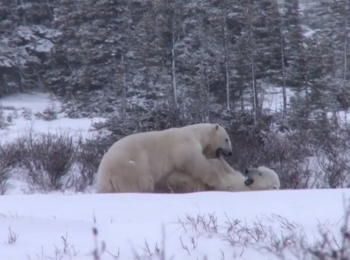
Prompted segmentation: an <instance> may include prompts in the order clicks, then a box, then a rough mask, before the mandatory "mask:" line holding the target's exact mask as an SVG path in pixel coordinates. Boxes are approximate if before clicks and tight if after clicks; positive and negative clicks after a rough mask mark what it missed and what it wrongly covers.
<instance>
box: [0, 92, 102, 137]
mask: <svg viewBox="0 0 350 260" xmlns="http://www.w3.org/2000/svg"><path fill="white" fill-rule="evenodd" d="M1 106H2V107H3V110H4V112H3V113H4V118H9V117H10V118H11V122H8V124H9V126H8V127H7V128H5V129H0V144H1V143H5V142H12V141H13V140H15V139H16V138H18V137H20V136H21V135H23V134H25V133H26V132H27V131H29V130H30V129H31V130H33V131H34V132H35V133H48V132H57V131H59V132H61V133H69V134H72V135H73V136H77V137H78V136H83V137H88V136H91V135H92V133H91V132H90V130H91V126H92V124H94V123H97V122H101V121H104V120H105V119H104V118H97V117H95V118H80V119H71V118H67V117H66V115H65V114H64V113H61V112H60V106H61V103H60V102H59V101H58V100H56V99H54V98H52V97H50V95H49V94H47V93H35V92H33V93H25V94H15V95H12V96H8V97H5V98H2V99H0V107H1ZM47 108H51V109H53V110H55V111H57V117H58V118H57V119H56V120H52V121H47V120H44V119H40V118H37V117H36V115H38V113H43V112H44V111H45V109H47Z"/></svg>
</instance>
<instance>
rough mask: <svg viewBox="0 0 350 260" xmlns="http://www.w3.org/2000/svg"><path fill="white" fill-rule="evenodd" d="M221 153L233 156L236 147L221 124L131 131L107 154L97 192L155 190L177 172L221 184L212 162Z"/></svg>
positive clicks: (98, 173)
mask: <svg viewBox="0 0 350 260" xmlns="http://www.w3.org/2000/svg"><path fill="white" fill-rule="evenodd" d="M204 154H205V155H204ZM221 154H224V155H232V146H231V141H230V138H229V136H228V133H227V132H226V130H225V129H224V128H223V127H222V126H220V125H218V124H210V123H203V124H194V125H188V126H184V127H180V128H170V129H167V130H163V131H150V132H142V133H136V134H131V135H128V136H126V137H124V138H122V139H120V140H118V141H117V142H115V143H114V144H113V145H112V146H111V147H110V148H109V150H108V151H107V152H106V153H105V154H104V155H103V157H102V160H101V162H100V165H99V168H98V172H97V177H96V179H97V192H98V193H115V192H154V187H155V184H156V183H157V182H159V181H160V180H161V179H162V178H164V177H165V176H167V175H168V174H169V173H171V172H173V171H180V172H186V173H187V174H188V175H189V176H191V177H193V178H196V179H197V180H200V181H201V182H202V183H205V184H207V185H210V186H221V185H222V184H221V181H222V180H221V178H220V177H219V174H218V172H217V170H216V169H215V168H213V166H212V164H210V162H209V161H208V158H216V157H218V156H219V155H221Z"/></svg>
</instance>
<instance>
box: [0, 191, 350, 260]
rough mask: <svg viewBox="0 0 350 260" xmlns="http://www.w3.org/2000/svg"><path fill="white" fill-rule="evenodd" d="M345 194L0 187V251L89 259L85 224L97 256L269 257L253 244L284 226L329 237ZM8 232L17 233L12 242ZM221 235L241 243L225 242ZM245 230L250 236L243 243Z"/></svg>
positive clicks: (276, 235) (287, 231)
mask: <svg viewBox="0 0 350 260" xmlns="http://www.w3.org/2000/svg"><path fill="white" fill-rule="evenodd" d="M349 196H350V189H337V190H293V191H292V190H284V191H264V192H250V193H248V192H244V193H227V192H206V193H192V194H182V195H179V194H178V195H171V194H167V195H161V194H104V195H96V194H91V195H90V194H83V195H70V196H64V195H12V196H6V195H5V196H1V197H0V205H1V206H0V222H1V232H0V252H1V259H7V260H12V259H16V260H17V259H62V260H64V259H94V258H93V256H92V255H91V253H92V252H93V250H94V249H95V241H94V238H95V237H94V236H93V232H92V229H93V227H96V228H97V231H98V234H97V239H98V247H99V248H100V247H101V242H102V241H103V242H104V243H105V246H106V251H105V252H104V253H103V254H102V256H101V259H105V260H108V259H137V258H135V255H134V253H133V250H134V251H135V253H136V254H138V255H139V256H143V257H145V258H143V259H146V257H150V255H153V256H154V258H152V259H161V258H157V257H156V252H157V249H159V251H161V250H162V249H163V248H165V255H166V259H171V257H172V256H173V257H174V258H173V259H206V258H205V256H207V257H208V258H207V259H276V257H274V256H273V255H272V254H271V253H268V252H266V250H264V249H262V248H259V247H266V246H267V247H268V246H269V245H270V244H271V245H273V241H274V240H283V236H284V237H288V236H290V235H292V234H294V235H295V236H299V235H303V236H304V237H305V236H306V237H307V239H308V242H309V243H310V244H314V243H315V242H317V239H318V237H319V233H318V229H317V228H318V225H319V224H321V225H322V226H323V227H326V228H328V229H329V230H330V231H332V232H334V235H335V236H336V237H337V234H338V232H339V231H340V227H341V225H342V224H343V219H342V217H343V214H344V208H343V202H344V201H343V199H344V198H349ZM235 219H236V220H239V221H241V222H240V223H239V224H238V226H240V227H241V229H239V228H238V226H236V228H237V229H235V228H233V231H229V227H230V226H231V228H232V227H233V226H235V225H234V224H233V223H234V220H235ZM229 221H230V222H231V224H228V222H229ZM181 222H182V224H181ZM162 225H164V231H165V239H164V241H163V242H164V243H165V244H162V243H163V242H162ZM244 228H245V230H249V229H250V231H251V232H253V230H256V229H257V228H259V229H260V230H261V233H259V232H258V231H255V232H256V234H255V235H254V234H253V237H256V241H255V240H254V239H253V238H249V235H248V233H246V232H243V233H242V231H239V230H243V229H244ZM11 234H12V237H16V235H17V239H16V241H13V239H12V243H11V239H10V237H11ZM259 234H260V235H259ZM238 236H241V237H238ZM229 237H231V241H239V242H240V243H242V244H240V243H238V242H237V243H235V242H232V244H231V243H230V241H229V240H228V238H229ZM245 237H247V238H246V240H247V241H248V240H249V241H250V242H246V244H245V242H244V241H245ZM258 237H260V238H258ZM250 243H253V244H254V245H251V244H250ZM118 255H119V258H118ZM148 259H150V258H148ZM292 259H297V258H292Z"/></svg>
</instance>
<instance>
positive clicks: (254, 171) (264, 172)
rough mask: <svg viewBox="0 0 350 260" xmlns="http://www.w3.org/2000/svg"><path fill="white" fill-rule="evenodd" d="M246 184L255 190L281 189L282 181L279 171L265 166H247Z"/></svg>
mask: <svg viewBox="0 0 350 260" xmlns="http://www.w3.org/2000/svg"><path fill="white" fill-rule="evenodd" d="M245 175H246V176H247V179H246V180H245V181H244V183H245V185H247V186H248V187H249V188H251V189H253V190H274V189H275V190H279V189H280V186H281V183H280V179H279V177H278V175H277V173H276V172H275V171H274V170H272V169H270V168H268V167H265V166H259V167H258V168H247V169H246V170H245Z"/></svg>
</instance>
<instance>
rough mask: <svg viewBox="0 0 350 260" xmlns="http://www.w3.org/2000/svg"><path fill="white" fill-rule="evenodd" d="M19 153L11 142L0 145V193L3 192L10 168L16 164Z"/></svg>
mask: <svg viewBox="0 0 350 260" xmlns="http://www.w3.org/2000/svg"><path fill="white" fill-rule="evenodd" d="M18 161H19V153H18V150H17V149H16V146H15V145H13V144H5V145H0V194H1V195H3V194H5V192H6V190H7V187H8V185H7V184H8V180H9V178H10V175H11V170H12V169H13V168H14V167H15V166H16V165H17V164H18Z"/></svg>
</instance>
